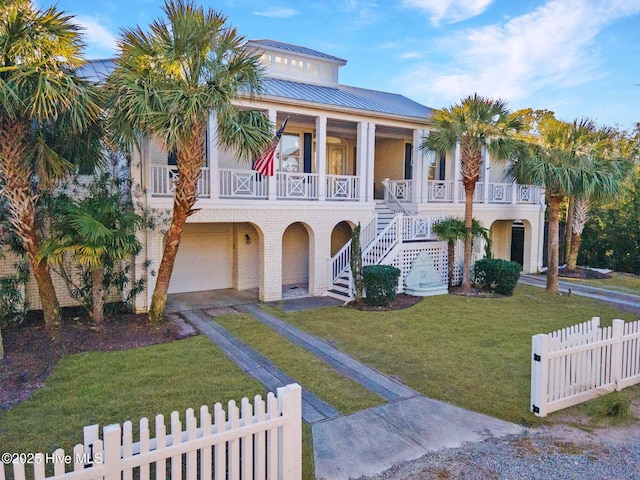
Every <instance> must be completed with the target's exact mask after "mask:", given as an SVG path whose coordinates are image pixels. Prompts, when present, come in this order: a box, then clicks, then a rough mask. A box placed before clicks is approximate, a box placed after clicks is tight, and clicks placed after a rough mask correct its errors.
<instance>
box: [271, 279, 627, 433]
mask: <svg viewBox="0 0 640 480" xmlns="http://www.w3.org/2000/svg"><path fill="white" fill-rule="evenodd" d="M278 314H279V315H280V316H281V317H282V318H283V319H285V320H286V321H288V322H290V323H292V324H294V325H296V326H297V327H299V328H301V329H303V330H305V331H307V332H309V333H312V334H314V335H317V336H319V337H321V338H324V339H325V340H327V341H329V342H331V343H332V344H334V345H335V346H336V347H337V348H339V349H341V350H343V351H345V352H347V353H350V354H351V355H353V356H354V357H355V358H357V359H358V360H360V361H362V362H364V363H366V364H369V365H371V366H373V367H375V368H377V369H379V370H381V371H382V372H385V373H387V374H389V375H392V376H395V377H397V378H399V379H400V380H401V381H403V382H405V383H406V384H407V385H409V386H410V387H411V388H413V389H415V390H417V391H419V392H421V393H422V394H423V395H425V396H427V397H431V398H435V399H439V400H443V401H446V402H449V403H452V404H455V405H458V406H460V407H463V408H468V409H471V410H474V411H477V412H481V413H485V414H487V415H491V416H494V417H498V418H502V419H504V420H508V421H511V422H515V423H524V424H539V423H540V422H539V420H538V419H537V417H535V416H534V415H533V414H531V413H528V412H529V396H530V382H531V379H530V369H531V360H530V358H531V337H532V335H534V334H536V333H548V332H551V331H554V330H557V329H559V328H563V327H566V326H569V325H573V324H576V323H580V322H584V321H586V320H589V319H590V318H591V317H593V316H600V317H601V318H602V324H603V325H607V324H610V322H611V320H613V319H614V318H622V319H625V320H627V321H632V320H637V318H635V317H634V316H633V315H632V314H630V313H628V312H622V311H619V310H616V309H615V308H613V307H610V306H608V305H605V304H602V303H598V302H595V301H593V300H590V299H587V298H584V297H578V296H576V295H573V296H569V297H567V296H559V295H553V294H549V293H547V292H546V291H545V290H543V289H540V288H537V287H527V286H524V285H519V286H518V287H517V288H516V291H515V294H514V296H513V297H505V298H497V299H494V298H475V297H461V296H453V295H443V296H437V297H429V298H426V299H424V300H423V301H422V302H420V303H419V304H417V305H415V306H413V307H410V308H408V309H406V310H398V311H390V312H363V311H359V310H354V309H350V308H342V307H335V308H324V309H319V310H312V311H306V312H292V313H287V314H283V313H281V312H278Z"/></svg>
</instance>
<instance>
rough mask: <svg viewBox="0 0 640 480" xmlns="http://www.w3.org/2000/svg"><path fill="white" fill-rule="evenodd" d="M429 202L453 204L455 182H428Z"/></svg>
mask: <svg viewBox="0 0 640 480" xmlns="http://www.w3.org/2000/svg"><path fill="white" fill-rule="evenodd" d="M427 201H428V202H452V201H453V182H452V181H445V180H428V181H427Z"/></svg>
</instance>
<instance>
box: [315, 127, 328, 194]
mask: <svg viewBox="0 0 640 480" xmlns="http://www.w3.org/2000/svg"><path fill="white" fill-rule="evenodd" d="M316 171H317V172H318V200H319V201H321V202H323V201H324V200H326V198H327V117H326V116H324V115H320V116H319V117H316Z"/></svg>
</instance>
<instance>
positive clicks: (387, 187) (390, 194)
mask: <svg viewBox="0 0 640 480" xmlns="http://www.w3.org/2000/svg"><path fill="white" fill-rule="evenodd" d="M390 182H391V181H390V180H389V179H388V178H385V179H384V180H382V186H383V187H384V192H385V195H384V198H385V201H386V200H387V199H388V198H390V199H391V200H393V202H394V203H396V204H398V206H399V207H400V210H402V213H404V214H405V215H411V213H410V212H409V210H407V209H406V208H405V207H404V205H402V203H400V200H398V197H396V194H395V193H394V191H393V189H392V188H391V185H390Z"/></svg>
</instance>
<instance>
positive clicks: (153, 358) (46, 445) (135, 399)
mask: <svg viewBox="0 0 640 480" xmlns="http://www.w3.org/2000/svg"><path fill="white" fill-rule="evenodd" d="M265 393H266V391H265V389H264V387H263V386H262V385H260V384H259V383H258V382H257V381H255V380H254V379H252V378H251V377H249V376H248V375H246V374H245V373H244V372H242V370H240V369H239V368H238V367H237V366H236V365H234V364H233V363H232V362H231V361H230V360H229V359H228V358H227V357H226V356H225V355H224V354H223V353H222V352H221V351H220V350H218V349H217V348H216V347H215V346H213V345H212V344H211V342H210V341H209V340H208V339H206V338H205V337H202V336H198V337H193V338H189V339H186V340H180V341H176V342H172V343H167V344H163V345H154V346H150V347H143V348H135V349H130V350H122V351H116V352H90V353H80V354H76V355H70V356H67V357H63V358H62V359H61V360H60V362H59V363H58V365H57V366H56V367H55V369H54V371H53V373H52V374H51V376H50V377H49V378H48V379H47V380H46V386H45V387H44V388H42V389H40V390H38V391H36V392H35V393H34V394H33V395H32V396H31V397H30V398H28V399H27V400H25V401H24V402H22V403H20V404H18V405H15V406H14V407H12V408H11V409H9V410H7V411H5V412H2V413H0V445H1V446H2V448H1V449H0V450H1V451H2V452H23V453H27V452H43V453H53V451H54V450H55V449H56V448H58V447H61V448H64V449H65V451H67V452H69V451H70V448H71V447H72V446H73V445H75V444H76V443H82V427H84V426H85V425H91V424H94V423H98V424H100V425H101V426H104V425H108V424H111V423H122V422H124V421H126V420H132V421H133V422H134V428H135V424H136V423H137V421H138V420H139V419H140V418H141V417H148V418H149V419H150V420H151V419H152V418H154V417H155V416H156V415H157V414H158V413H162V414H164V415H165V421H166V417H167V416H168V415H169V414H170V413H171V412H172V411H174V410H175V411H178V412H180V414H181V417H182V418H184V411H185V410H186V409H187V408H189V407H191V408H194V409H196V412H197V409H198V408H199V407H200V405H205V404H206V405H209V407H210V409H211V408H212V406H213V404H215V403H216V402H222V403H223V405H225V409H226V402H228V401H229V400H232V399H233V400H236V402H238V401H239V400H240V399H241V398H242V397H249V398H250V399H252V397H253V396H254V395H256V394H260V395H263V396H264V394H265ZM150 423H151V426H152V428H153V421H151V422H150ZM134 435H136V433H135V432H134ZM303 443H304V444H303V473H304V478H305V479H313V478H314V476H313V447H312V444H311V430H310V428H309V426H308V425H304V426H303Z"/></svg>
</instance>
